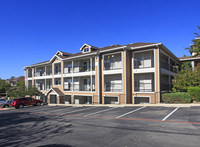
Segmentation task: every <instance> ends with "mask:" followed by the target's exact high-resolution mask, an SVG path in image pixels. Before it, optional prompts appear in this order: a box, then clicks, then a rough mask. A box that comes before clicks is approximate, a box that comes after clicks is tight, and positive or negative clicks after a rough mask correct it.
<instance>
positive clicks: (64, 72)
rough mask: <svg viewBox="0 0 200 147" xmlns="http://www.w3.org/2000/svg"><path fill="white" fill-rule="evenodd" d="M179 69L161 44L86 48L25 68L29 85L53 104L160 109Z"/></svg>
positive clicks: (177, 63)
mask: <svg viewBox="0 0 200 147" xmlns="http://www.w3.org/2000/svg"><path fill="white" fill-rule="evenodd" d="M179 69H180V60H179V58H177V57H176V56H175V55H174V54H173V53H172V52H171V51H170V50H169V49H167V48H166V47H165V46H164V45H163V44H161V43H133V44H128V45H119V44H117V45H112V46H107V47H101V48H99V47H95V46H92V45H89V44H84V45H83V46H82V47H81V48H80V52H79V53H76V54H70V53H66V52H62V51H58V52H57V53H56V54H55V55H54V56H53V57H52V58H51V59H50V60H49V61H45V62H41V63H38V64H34V65H30V66H27V67H25V85H26V87H27V88H28V87H29V86H33V85H34V86H36V87H37V88H38V90H40V91H41V93H42V95H41V96H40V98H43V99H44V100H45V101H47V102H48V103H51V104H53V103H56V104H140V103H160V102H161V101H162V99H161V93H163V92H168V91H170V90H171V88H172V86H171V83H172V80H173V78H174V76H175V75H176V72H177V71H178V70H179Z"/></svg>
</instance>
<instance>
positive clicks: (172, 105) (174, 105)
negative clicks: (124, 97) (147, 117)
mask: <svg viewBox="0 0 200 147" xmlns="http://www.w3.org/2000/svg"><path fill="white" fill-rule="evenodd" d="M48 105H49V106H72V107H86V106H87V107H89V106H94V107H138V106H139V107H140V106H150V107H194V106H199V107H200V103H192V104H163V103H161V104H121V105H118V104H94V105H92V104H48Z"/></svg>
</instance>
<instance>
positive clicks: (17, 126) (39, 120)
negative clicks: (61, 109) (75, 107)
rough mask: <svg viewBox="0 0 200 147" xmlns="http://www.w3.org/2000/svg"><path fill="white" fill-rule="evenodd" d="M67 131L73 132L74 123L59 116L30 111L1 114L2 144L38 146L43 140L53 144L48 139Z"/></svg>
mask: <svg viewBox="0 0 200 147" xmlns="http://www.w3.org/2000/svg"><path fill="white" fill-rule="evenodd" d="M55 117H56V118H55ZM66 133H73V130H72V125H71V123H70V122H69V121H66V120H65V119H63V118H61V117H59V116H54V117H52V116H42V115H38V114H33V113H29V112H8V113H1V114H0V146H9V147H12V146H30V145H31V146H38V145H41V144H40V143H41V142H43V143H42V144H44V143H45V144H52V142H51V143H48V141H49V140H50V141H51V139H53V137H55V136H59V135H60V134H66ZM33 144H34V145H33ZM46 146H68V145H59V144H54V145H46Z"/></svg>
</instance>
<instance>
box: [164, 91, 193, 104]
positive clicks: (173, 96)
mask: <svg viewBox="0 0 200 147" xmlns="http://www.w3.org/2000/svg"><path fill="white" fill-rule="evenodd" d="M162 100H163V102H165V103H174V104H178V103H191V97H190V94H189V93H187V92H176V93H164V94H162Z"/></svg>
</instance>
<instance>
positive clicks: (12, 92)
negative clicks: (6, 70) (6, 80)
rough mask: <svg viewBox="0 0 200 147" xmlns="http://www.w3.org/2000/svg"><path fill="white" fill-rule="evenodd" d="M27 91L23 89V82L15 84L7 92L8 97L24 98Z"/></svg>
mask: <svg viewBox="0 0 200 147" xmlns="http://www.w3.org/2000/svg"><path fill="white" fill-rule="evenodd" d="M26 94H27V90H26V87H25V83H24V81H19V82H17V83H16V86H13V87H11V88H10V89H9V91H8V96H9V97H25V96H26Z"/></svg>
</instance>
